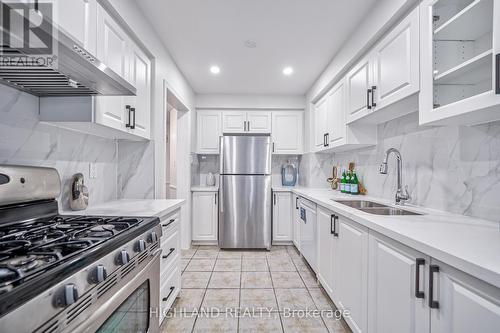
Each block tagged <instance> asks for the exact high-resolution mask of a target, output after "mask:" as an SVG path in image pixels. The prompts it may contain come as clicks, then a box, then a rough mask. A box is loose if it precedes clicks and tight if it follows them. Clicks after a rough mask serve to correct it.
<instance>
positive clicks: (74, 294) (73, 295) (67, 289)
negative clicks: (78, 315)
mask: <svg viewBox="0 0 500 333" xmlns="http://www.w3.org/2000/svg"><path fill="white" fill-rule="evenodd" d="M77 300H78V290H77V289H76V286H75V285H74V284H72V283H70V284H67V285H65V286H64V298H63V300H62V301H63V304H62V305H63V306H69V305H71V304H73V303H76V301H77Z"/></svg>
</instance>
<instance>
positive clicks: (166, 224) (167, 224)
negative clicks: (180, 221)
mask: <svg viewBox="0 0 500 333" xmlns="http://www.w3.org/2000/svg"><path fill="white" fill-rule="evenodd" d="M174 222H175V219H171V220H170V221H168V223H165V224H162V225H161V226H162V227H168V226H169V225H171V224H172V223H174Z"/></svg>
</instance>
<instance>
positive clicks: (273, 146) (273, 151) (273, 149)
mask: <svg viewBox="0 0 500 333" xmlns="http://www.w3.org/2000/svg"><path fill="white" fill-rule="evenodd" d="M273 153H274V142H273Z"/></svg>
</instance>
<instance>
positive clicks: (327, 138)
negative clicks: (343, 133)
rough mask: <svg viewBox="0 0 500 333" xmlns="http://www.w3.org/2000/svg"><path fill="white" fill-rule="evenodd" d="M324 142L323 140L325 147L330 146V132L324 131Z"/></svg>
mask: <svg viewBox="0 0 500 333" xmlns="http://www.w3.org/2000/svg"><path fill="white" fill-rule="evenodd" d="M325 135H326V142H325V147H328V146H330V133H326V134H325Z"/></svg>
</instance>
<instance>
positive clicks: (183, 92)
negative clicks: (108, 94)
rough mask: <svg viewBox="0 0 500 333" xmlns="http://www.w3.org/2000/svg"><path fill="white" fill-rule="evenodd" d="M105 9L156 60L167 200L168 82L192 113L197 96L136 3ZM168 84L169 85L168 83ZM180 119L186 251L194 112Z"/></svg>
mask: <svg viewBox="0 0 500 333" xmlns="http://www.w3.org/2000/svg"><path fill="white" fill-rule="evenodd" d="M101 2H102V3H103V5H106V4H110V5H111V6H112V7H113V8H114V9H115V10H116V11H117V12H118V14H119V15H120V16H121V18H122V19H123V21H124V22H126V23H127V24H128V25H129V27H130V29H131V30H132V32H133V33H134V34H135V35H136V36H137V41H138V42H139V43H140V44H142V45H143V46H144V47H145V48H146V49H147V51H148V52H149V53H150V54H151V55H152V56H153V71H154V73H155V76H154V83H153V85H152V103H151V105H152V109H153V112H152V117H151V118H152V119H151V124H152V126H153V127H152V128H153V138H154V166H153V167H154V175H155V180H154V183H155V189H154V193H155V197H156V198H159V199H160V198H165V195H166V193H165V168H166V156H165V145H166V143H165V140H164V138H165V135H164V133H165V132H164V131H165V127H166V120H165V114H164V111H165V110H166V101H165V100H164V92H165V82H166V85H167V86H168V88H169V90H171V91H173V92H175V94H176V95H177V97H178V98H179V99H180V100H181V101H182V102H183V103H184V104H185V105H186V107H187V108H188V109H190V110H194V92H193V90H192V89H191V87H190V85H189V83H188V82H187V80H186V79H185V78H184V76H183V75H182V73H181V72H180V70H179V69H178V67H177V65H176V64H175V62H174V61H173V59H172V57H171V56H170V54H169V53H168V50H167V49H166V48H165V46H164V45H163V43H162V42H161V40H160V38H159V37H158V35H157V33H156V32H155V30H154V29H153V27H152V26H151V24H150V23H149V21H148V20H147V18H146V17H145V16H144V14H143V13H142V11H141V9H140V8H139V7H138V6H137V4H136V2H135V1H134V0H101ZM164 81H165V82H164ZM189 113H190V114H189V115H187V116H185V117H182V118H181V119H179V124H178V126H179V133H181V134H182V137H181V136H179V141H178V142H179V147H178V148H179V151H178V156H179V159H178V169H179V170H184V172H185V175H184V174H182V175H180V178H182V179H186V181H180V180H179V183H178V192H177V193H178V197H179V198H184V199H186V200H187V205H185V206H184V207H183V208H182V221H183V226H184V228H182V245H181V246H182V247H183V248H188V247H189V245H190V242H189V239H190V211H191V209H190V204H191V195H190V193H191V192H190V186H191V182H190V174H191V172H190V161H189V151H190V145H191V142H190V140H191V135H190V133H191V126H192V125H191V123H192V119H193V118H192V115H191V114H194V112H189Z"/></svg>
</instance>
